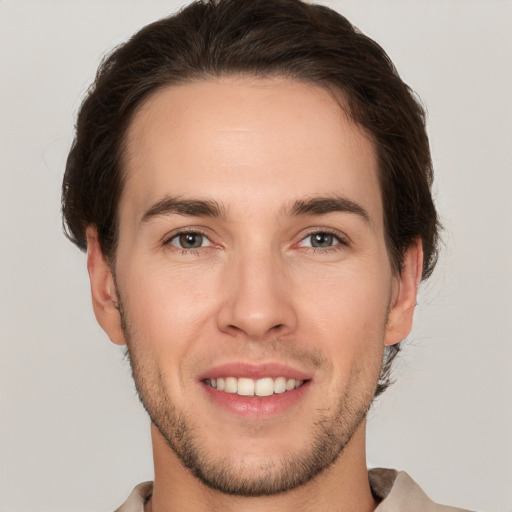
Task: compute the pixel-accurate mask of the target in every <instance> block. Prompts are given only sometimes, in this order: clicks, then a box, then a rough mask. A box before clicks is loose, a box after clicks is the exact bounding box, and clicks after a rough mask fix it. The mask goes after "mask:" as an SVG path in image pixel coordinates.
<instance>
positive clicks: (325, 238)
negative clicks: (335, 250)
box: [311, 233, 333, 247]
mask: <svg viewBox="0 0 512 512" xmlns="http://www.w3.org/2000/svg"><path fill="white" fill-rule="evenodd" d="M332 237H333V235H330V234H329V233H317V234H316V235H313V240H312V244H311V245H312V246H313V247H330V246H331V245H332Z"/></svg>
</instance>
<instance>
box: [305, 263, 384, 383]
mask: <svg viewBox="0 0 512 512" xmlns="http://www.w3.org/2000/svg"><path fill="white" fill-rule="evenodd" d="M379 275H382V272H381V273H376V272H375V271H373V269H371V268H356V267H351V268H350V267H348V266H347V267H346V268H344V269H343V271H340V272H332V273H330V274H329V276H328V277H326V278H323V279H322V278H321V276H318V275H317V276H314V275H311V274H310V279H309V280H308V282H306V283H304V281H303V282H302V286H301V287H298V288H297V291H298V292H300V290H308V291H309V293H307V294H304V293H303V292H301V295H300V296H299V299H298V302H299V303H301V306H300V307H301V310H302V314H301V315H300V316H301V317H302V319H303V326H304V327H305V328H306V329H307V330H309V331H310V334H309V336H311V337H313V339H315V338H316V339H318V340H323V343H322V344H323V347H322V348H323V349H324V350H326V351H328V352H329V353H330V354H331V355H332V358H333V361H334V363H335V364H336V365H337V366H340V367H343V368H344V369H345V370H344V373H346V372H347V371H349V370H350V368H352V366H353V365H354V364H355V363H356V362H359V361H363V362H368V364H373V361H374V360H379V361H380V358H381V357H382V351H383V347H384V333H385V326H386V319H387V312H388V305H389V295H390V285H389V282H387V280H386V279H383V278H378V276H379ZM315 277H316V279H315ZM379 364H380V362H379Z"/></svg>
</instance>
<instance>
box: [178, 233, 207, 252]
mask: <svg viewBox="0 0 512 512" xmlns="http://www.w3.org/2000/svg"><path fill="white" fill-rule="evenodd" d="M201 242H202V236H201V235H198V234H196V233H186V234H184V235H180V245H181V246H182V247H183V248H185V249H193V248H196V247H201Z"/></svg>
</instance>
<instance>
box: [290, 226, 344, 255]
mask: <svg viewBox="0 0 512 512" xmlns="http://www.w3.org/2000/svg"><path fill="white" fill-rule="evenodd" d="M315 235H330V236H332V237H333V238H334V239H335V240H336V241H337V243H336V244H335V245H331V246H329V247H313V246H305V247H302V248H303V249H306V250H308V251H312V252H313V253H322V254H326V253H332V252H336V251H339V250H340V249H341V248H344V247H345V248H346V247H349V246H350V243H349V241H348V239H347V238H346V237H344V236H342V235H341V234H340V233H338V232H337V231H332V230H329V229H315V230H312V231H310V232H309V233H307V234H306V235H305V236H304V237H302V238H301V239H300V242H299V243H301V242H303V241H304V240H307V239H308V238H311V237H313V236H315Z"/></svg>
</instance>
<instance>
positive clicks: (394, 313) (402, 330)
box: [384, 239, 423, 345]
mask: <svg viewBox="0 0 512 512" xmlns="http://www.w3.org/2000/svg"><path fill="white" fill-rule="evenodd" d="M422 272H423V245H422V243H421V240H420V239H417V240H415V241H414V243H412V244H411V245H410V246H409V248H408V249H407V251H406V253H405V255H404V260H403V264H402V271H401V272H400V275H397V276H396V277H395V279H396V283H395V287H394V290H393V297H392V301H391V306H390V310H389V315H388V321H387V325H386V334H385V337H384V340H385V344H386V345H395V344H396V343H399V342H401V341H402V340H404V339H405V338H406V337H407V336H408V335H409V333H410V332H411V329H412V320H413V316H414V308H415V306H416V296H417V294H418V288H419V286H420V282H421V276H422Z"/></svg>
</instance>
